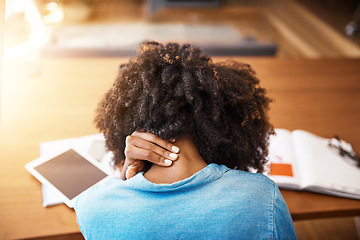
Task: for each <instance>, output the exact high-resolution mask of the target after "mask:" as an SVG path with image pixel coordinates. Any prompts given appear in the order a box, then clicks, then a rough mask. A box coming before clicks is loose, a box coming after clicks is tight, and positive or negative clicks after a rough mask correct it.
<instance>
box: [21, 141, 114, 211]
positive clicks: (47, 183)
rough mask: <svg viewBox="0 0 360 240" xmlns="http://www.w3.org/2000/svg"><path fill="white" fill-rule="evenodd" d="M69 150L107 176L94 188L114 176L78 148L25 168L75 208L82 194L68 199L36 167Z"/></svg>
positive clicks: (32, 162) (29, 164) (43, 159)
mask: <svg viewBox="0 0 360 240" xmlns="http://www.w3.org/2000/svg"><path fill="white" fill-rule="evenodd" d="M69 150H73V151H75V152H76V153H77V154H79V155H80V156H81V157H83V158H84V159H85V160H87V161H88V162H89V163H90V164H92V165H93V166H95V167H96V168H98V169H99V170H100V171H102V172H104V173H105V174H106V175H107V176H106V177H105V178H103V179H101V180H100V181H98V182H97V183H95V184H94V185H93V186H95V185H98V184H101V183H103V182H105V181H107V180H108V179H109V178H111V177H112V176H111V175H110V174H109V173H108V171H107V170H106V169H105V168H104V167H103V166H102V165H101V164H100V163H99V162H98V161H96V160H95V159H94V158H93V157H91V156H89V155H88V154H86V153H83V152H81V151H79V150H78V149H76V148H69V149H67V150H65V151H61V152H58V153H56V154H52V155H49V156H45V157H39V158H37V159H35V160H33V161H31V162H29V163H27V164H26V165H25V168H26V170H27V171H29V172H30V173H31V174H32V175H33V176H34V177H35V178H36V179H38V180H39V181H40V182H41V183H43V184H45V185H46V186H47V187H49V188H50V189H51V190H52V191H53V192H54V193H56V194H57V195H58V196H59V198H60V199H61V200H62V201H63V202H64V203H65V204H66V205H67V206H68V207H69V208H74V205H75V202H76V200H77V198H78V197H79V195H80V194H81V193H79V194H78V195H76V196H75V197H74V198H72V199H70V198H68V197H67V196H66V195H65V194H63V193H62V192H61V191H60V190H59V189H58V188H57V187H56V186H54V185H53V184H52V183H51V182H50V181H48V180H47V179H46V178H45V177H44V176H43V175H42V174H41V173H40V172H38V171H37V170H36V167H38V166H40V165H41V164H43V163H46V162H48V161H50V160H52V159H53V158H55V157H57V156H59V155H61V154H63V153H65V152H67V151H69Z"/></svg>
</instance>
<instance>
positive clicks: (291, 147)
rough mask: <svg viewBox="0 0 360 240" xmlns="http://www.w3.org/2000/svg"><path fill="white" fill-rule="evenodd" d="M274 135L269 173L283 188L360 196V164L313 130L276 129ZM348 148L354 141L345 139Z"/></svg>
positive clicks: (351, 196)
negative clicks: (342, 154) (331, 145)
mask: <svg viewBox="0 0 360 240" xmlns="http://www.w3.org/2000/svg"><path fill="white" fill-rule="evenodd" d="M275 131H276V135H275V136H272V137H271V138H270V146H269V159H270V161H269V164H270V173H269V177H270V178H271V179H273V180H274V181H275V183H276V184H277V185H278V186H279V187H280V188H285V189H294V190H308V191H313V192H319V193H324V194H330V195H335V196H341V197H348V198H354V199H360V168H358V167H357V166H356V164H354V162H352V161H351V160H349V159H347V158H346V157H342V156H340V154H339V152H338V151H336V149H334V148H332V147H330V146H329V141H330V139H327V138H322V137H319V136H316V135H314V134H312V133H309V132H306V131H303V130H295V131H292V132H290V131H288V130H285V129H276V130H275ZM341 144H342V145H343V146H345V148H346V149H347V150H348V151H353V150H352V148H351V145H350V144H348V143H346V142H343V141H342V143H341Z"/></svg>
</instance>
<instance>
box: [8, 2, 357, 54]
mask: <svg viewBox="0 0 360 240" xmlns="http://www.w3.org/2000/svg"><path fill="white" fill-rule="evenodd" d="M5 19H6V20H5V26H4V30H5V38H4V43H5V49H4V51H5V58H6V59H7V58H13V57H15V56H19V55H21V54H25V53H29V52H31V53H32V54H34V50H39V51H37V54H40V55H41V56H50V57H63V56H66V57H68V56H74V57H75V56H77V57H84V56H92V57H94V56H95V57H97V56H98V57H104V56H106V57H108V56H112V57H119V56H131V55H133V54H134V53H135V46H137V45H138V44H139V43H142V42H144V41H146V40H157V41H159V42H164V43H165V42H170V41H176V42H180V43H184V42H189V43H192V44H194V45H197V46H199V47H201V48H202V49H203V50H204V51H205V52H206V53H208V54H210V55H218V56H229V55H236V56H239V55H244V56H272V57H291V58H324V57H359V56H360V35H359V23H360V9H359V1H357V0H343V1H336V0H312V1H311V0H194V1H189V0H6V13H5Z"/></svg>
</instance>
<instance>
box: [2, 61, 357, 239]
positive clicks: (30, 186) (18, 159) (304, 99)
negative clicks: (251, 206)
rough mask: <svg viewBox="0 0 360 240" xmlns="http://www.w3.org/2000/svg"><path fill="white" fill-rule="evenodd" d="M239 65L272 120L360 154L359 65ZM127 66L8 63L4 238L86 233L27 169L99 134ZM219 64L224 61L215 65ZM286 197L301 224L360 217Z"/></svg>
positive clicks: (351, 206) (302, 196)
mask: <svg viewBox="0 0 360 240" xmlns="http://www.w3.org/2000/svg"><path fill="white" fill-rule="evenodd" d="M236 59H237V60H239V61H245V62H247V63H250V64H251V65H252V66H253V68H254V69H255V70H256V71H257V73H258V76H259V78H260V79H261V83H262V85H263V86H265V87H266V88H267V89H268V93H269V96H270V97H271V98H273V99H274V102H273V103H272V104H271V110H270V119H271V121H272V122H273V124H274V126H275V127H279V128H280V127H281V128H287V129H290V130H294V129H304V130H307V131H310V132H313V133H315V134H317V135H320V136H323V137H332V136H333V135H334V134H335V133H336V134H339V136H340V137H342V138H343V139H345V140H347V141H349V142H351V143H352V144H353V145H354V147H355V150H357V151H358V152H359V151H360V125H359V122H360V67H359V66H360V60H359V59H352V60H349V59H323V60H300V59H293V60H288V59H266V58H236ZM126 60H127V59H115V58H114V59H101V58H97V59H66V58H63V59H44V60H42V61H39V62H8V63H6V65H5V66H4V70H5V71H4V72H5V74H4V81H3V88H2V94H1V96H2V108H1V111H2V116H1V125H0V160H1V168H0V239H18V238H35V237H45V236H57V235H64V236H66V235H69V234H70V235H71V234H73V233H78V232H79V228H78V226H77V223H76V217H75V213H74V211H73V210H71V209H69V208H67V207H66V206H65V205H59V206H54V207H49V208H43V207H42V205H41V188H40V184H39V182H38V181H37V180H36V179H35V178H34V177H32V176H31V175H30V174H29V173H28V172H27V171H26V170H25V168H24V165H25V164H26V163H27V162H29V161H31V160H33V159H35V158H37V157H38V156H39V150H38V149H39V143H40V142H44V141H50V140H55V139H61V138H70V137H77V136H83V135H88V134H93V133H96V129H95V126H94V124H93V117H94V110H95V108H96V105H97V102H98V101H99V99H100V98H101V97H102V95H103V94H104V92H105V91H106V90H107V89H108V88H109V87H110V86H111V85H112V82H113V80H114V78H115V76H116V72H117V68H118V65H119V63H120V62H124V61H126ZM219 60H224V59H222V58H216V59H215V61H219ZM34 69H36V70H37V71H34ZM324 167H326V166H324ZM282 193H283V196H284V198H285V200H286V202H287V204H288V207H289V209H290V212H291V214H292V217H293V218H294V220H299V219H311V218H319V217H335V216H355V215H359V214H360V201H356V200H351V199H345V198H337V197H330V196H326V195H320V194H315V193H309V192H294V191H282ZM75 235H76V234H75ZM76 236H78V235H76Z"/></svg>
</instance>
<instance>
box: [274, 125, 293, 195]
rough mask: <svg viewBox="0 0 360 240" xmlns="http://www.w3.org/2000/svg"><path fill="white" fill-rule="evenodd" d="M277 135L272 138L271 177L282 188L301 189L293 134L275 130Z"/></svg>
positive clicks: (283, 130)
mask: <svg viewBox="0 0 360 240" xmlns="http://www.w3.org/2000/svg"><path fill="white" fill-rule="evenodd" d="M275 132H276V135H275V136H271V137H270V144H269V165H270V166H269V167H270V173H269V177H270V178H271V179H272V180H274V182H275V183H276V184H277V185H278V186H279V187H282V188H288V189H299V188H300V176H299V173H298V168H297V163H296V157H295V154H294V151H293V143H292V140H291V139H292V137H291V132H290V131H288V130H285V129H279V128H278V129H275Z"/></svg>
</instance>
